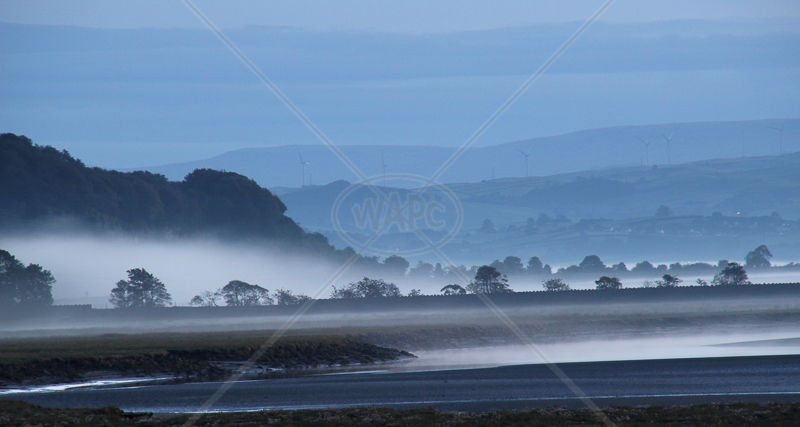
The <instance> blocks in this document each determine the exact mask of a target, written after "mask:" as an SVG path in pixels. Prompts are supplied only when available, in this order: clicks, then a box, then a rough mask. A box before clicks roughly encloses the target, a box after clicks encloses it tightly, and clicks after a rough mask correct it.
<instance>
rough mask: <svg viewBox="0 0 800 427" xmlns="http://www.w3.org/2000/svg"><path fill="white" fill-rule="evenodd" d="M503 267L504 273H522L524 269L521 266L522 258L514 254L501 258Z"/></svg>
mask: <svg viewBox="0 0 800 427" xmlns="http://www.w3.org/2000/svg"><path fill="white" fill-rule="evenodd" d="M503 269H504V271H505V272H506V274H522V272H524V271H525V267H523V266H522V260H521V259H520V258H519V257H515V256H507V257H506V258H505V259H504V260H503Z"/></svg>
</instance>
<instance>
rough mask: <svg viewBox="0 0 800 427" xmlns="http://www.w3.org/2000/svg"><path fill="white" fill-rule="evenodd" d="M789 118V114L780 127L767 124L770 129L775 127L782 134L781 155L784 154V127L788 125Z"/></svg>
mask: <svg viewBox="0 0 800 427" xmlns="http://www.w3.org/2000/svg"><path fill="white" fill-rule="evenodd" d="M787 120H789V116H786V118H785V119H783V122H781V127H779V128H774V127H772V126H767V127H768V128H770V129H775V130H776V131H778V133H779V134H780V135H781V156H782V155H783V128H784V127H785V126H786V121H787Z"/></svg>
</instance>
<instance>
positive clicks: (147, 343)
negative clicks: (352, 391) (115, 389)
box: [0, 331, 411, 384]
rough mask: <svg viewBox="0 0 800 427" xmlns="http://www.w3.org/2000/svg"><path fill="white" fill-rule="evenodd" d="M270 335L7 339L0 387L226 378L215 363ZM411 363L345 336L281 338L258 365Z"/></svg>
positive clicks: (247, 351)
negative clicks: (96, 378) (132, 378)
mask: <svg viewBox="0 0 800 427" xmlns="http://www.w3.org/2000/svg"><path fill="white" fill-rule="evenodd" d="M270 334H271V331H270V332H265V331H243V332H225V333H162V334H109V335H95V336H82V337H50V338H21V339H6V340H2V344H1V345H2V346H3V352H2V353H0V384H2V382H3V381H5V382H11V383H14V382H53V381H54V382H58V381H65V380H76V379H83V378H85V377H87V376H91V375H97V373H103V374H104V375H106V376H108V375H111V376H115V375H155V374H171V375H184V376H202V375H208V376H214V375H222V374H225V373H226V372H227V370H226V369H225V367H224V365H220V364H219V363H214V362H242V361H246V360H247V359H248V358H250V356H251V355H252V354H253V353H255V352H256V351H257V350H258V348H259V347H260V346H261V345H262V344H264V342H266V341H267V339H268V337H269V335H270ZM398 357H411V355H410V354H408V353H405V352H401V351H398V350H393V349H387V348H381V347H377V346H374V345H370V344H365V343H362V342H359V341H356V340H354V339H352V338H347V337H344V336H336V335H331V336H307V335H306V336H289V337H284V338H281V339H280V340H279V341H278V342H277V343H275V344H274V345H273V346H271V347H269V348H268V349H267V350H266V351H265V353H264V354H263V355H262V356H261V357H260V358H259V359H258V361H257V362H258V367H259V368H261V369H262V370H263V369H264V367H268V368H272V369H302V368H309V367H316V366H328V365H349V364H355V363H363V364H368V363H373V362H376V361H388V360H395V359H397V358H398Z"/></svg>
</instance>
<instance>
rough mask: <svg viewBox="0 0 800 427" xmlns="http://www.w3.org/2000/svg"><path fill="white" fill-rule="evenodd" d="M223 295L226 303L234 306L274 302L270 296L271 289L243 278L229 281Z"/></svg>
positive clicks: (223, 289)
mask: <svg viewBox="0 0 800 427" xmlns="http://www.w3.org/2000/svg"><path fill="white" fill-rule="evenodd" d="M222 297H223V298H225V304H227V305H230V306H234V307H249V306H257V305H271V304H272V303H273V302H274V301H273V300H272V298H271V297H270V296H269V290H267V289H265V288H262V287H261V286H258V285H251V284H249V283H247V282H242V281H241V280H231V281H230V282H228V284H227V285H225V286H224V287H223V288H222Z"/></svg>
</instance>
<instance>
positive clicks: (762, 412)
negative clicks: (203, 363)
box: [0, 400, 800, 427]
mask: <svg viewBox="0 0 800 427" xmlns="http://www.w3.org/2000/svg"><path fill="white" fill-rule="evenodd" d="M603 411H604V413H605V414H606V415H607V416H608V418H609V419H610V420H611V421H612V422H614V423H615V424H616V425H618V426H797V425H800V403H726V404H705V405H691V406H641V407H616V406H612V407H604V408H603ZM189 419H190V416H189V415H176V416H158V417H154V416H152V415H151V414H142V413H130V412H124V411H122V410H121V409H119V408H116V407H113V406H112V407H107V408H100V409H63V408H57V409H56V408H44V407H41V406H38V405H34V404H30V403H26V402H21V401H14V400H0V423H2V424H3V425H6V426H9V427H11V426H20V427H21V426H29V425H39V426H43V427H47V426H61V427H66V426H87V427H89V426H141V427H146V426H153V427H161V426H180V425H183V424H184V423H185V422H186V421H187V420H189ZM194 425H195V426H198V427H201V426H203V427H205V426H261V425H270V426H298V427H299V426H331V427H345V426H554V425H556V426H572V425H581V426H602V425H603V423H602V422H600V420H599V419H598V418H597V416H596V415H595V414H593V413H592V412H591V411H589V410H587V409H577V410H571V409H564V408H555V407H553V408H547V409H526V410H519V411H493V412H478V413H458V412H444V411H437V410H434V409H388V408H375V407H365V408H346V409H320V410H299V411H263V412H247V413H227V414H207V415H203V416H201V417H200V418H198V419H197V420H196V422H195V423H194Z"/></svg>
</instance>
